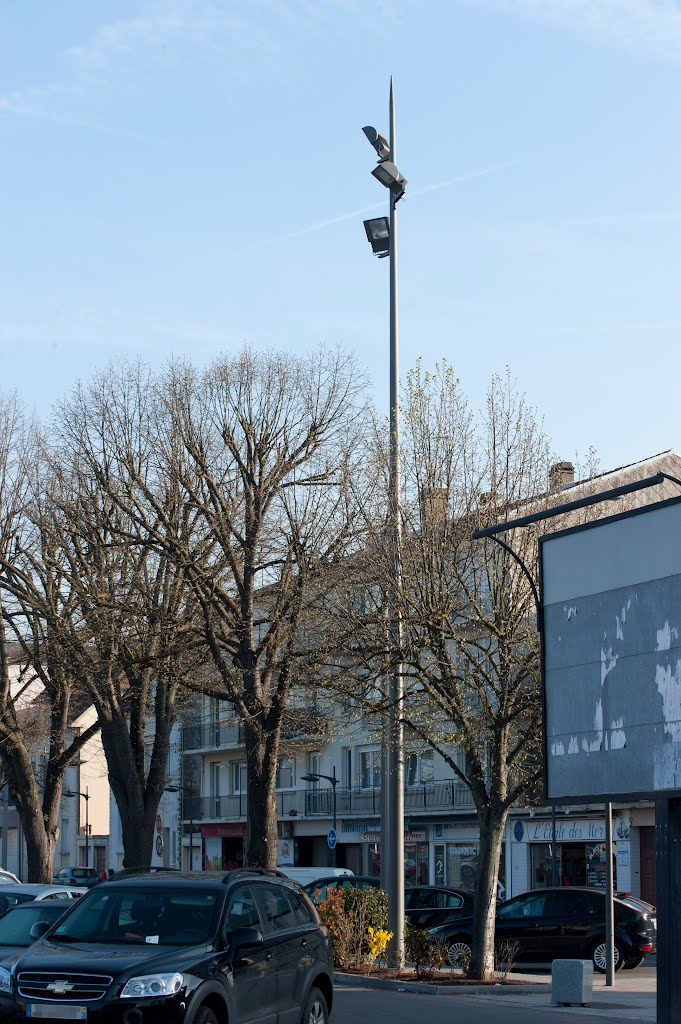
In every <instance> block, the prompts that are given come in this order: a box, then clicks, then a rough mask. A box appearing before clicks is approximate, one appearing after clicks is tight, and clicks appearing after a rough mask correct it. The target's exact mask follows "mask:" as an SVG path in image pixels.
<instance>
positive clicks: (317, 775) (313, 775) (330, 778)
mask: <svg viewBox="0 0 681 1024" xmlns="http://www.w3.org/2000/svg"><path fill="white" fill-rule="evenodd" d="M300 778H301V780H302V781H303V782H319V780H320V779H326V781H327V782H330V783H331V786H332V787H333V831H334V832H336V786H337V785H338V776H337V775H336V766H335V765H334V766H333V775H324V773H323V772H310V774H309V775H301V776H300ZM331 856H332V861H331V867H334V868H335V866H336V847H335V846H334V848H333V849H332V851H331Z"/></svg>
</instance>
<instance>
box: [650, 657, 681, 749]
mask: <svg viewBox="0 0 681 1024" xmlns="http://www.w3.org/2000/svg"><path fill="white" fill-rule="evenodd" d="M655 685H656V686H657V689H658V690H659V692H660V695H661V697H662V714H663V716H664V731H665V732H666V733H667V735H668V736H671V738H672V740H673V741H674V743H678V742H679V740H681V659H679V660H678V661H677V662H676V668H675V670H674V671H673V672H672V668H671V665H667V666H663V665H658V666H657V667H656V669H655Z"/></svg>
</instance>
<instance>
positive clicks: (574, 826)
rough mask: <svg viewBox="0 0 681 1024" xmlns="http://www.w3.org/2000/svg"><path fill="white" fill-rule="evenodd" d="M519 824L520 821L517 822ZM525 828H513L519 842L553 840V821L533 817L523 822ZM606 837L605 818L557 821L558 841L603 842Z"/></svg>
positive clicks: (547, 841) (546, 841)
mask: <svg viewBox="0 0 681 1024" xmlns="http://www.w3.org/2000/svg"><path fill="white" fill-rule="evenodd" d="M516 824H518V823H516ZM523 825H524V828H523V829H522V830H521V829H519V828H515V827H514V829H513V834H514V836H515V839H516V841H517V842H520V843H523V842H526V843H550V842H551V841H552V840H553V822H552V821H551V820H549V821H536V820H535V819H533V818H529V819H526V820H525V821H524V822H523ZM604 839H605V821H604V820H603V818H575V819H572V820H570V819H568V820H567V821H566V820H565V819H564V818H562V819H559V820H557V821H556V842H558V843H569V842H579V841H583V842H586V843H590V842H591V843H593V842H602V841H603V840H604Z"/></svg>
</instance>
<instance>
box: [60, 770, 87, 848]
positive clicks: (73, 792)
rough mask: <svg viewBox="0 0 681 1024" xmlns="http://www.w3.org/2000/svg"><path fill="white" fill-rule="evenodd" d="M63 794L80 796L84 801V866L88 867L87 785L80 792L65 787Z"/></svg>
mask: <svg viewBox="0 0 681 1024" xmlns="http://www.w3.org/2000/svg"><path fill="white" fill-rule="evenodd" d="M63 796H80V797H82V798H83V800H84V801H85V867H86V868H89V867H90V811H89V808H90V794H89V793H88V787H87V786H86V787H85V792H84V793H81V791H80V790H79V789H65V790H64V793H63Z"/></svg>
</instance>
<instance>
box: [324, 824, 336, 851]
mask: <svg viewBox="0 0 681 1024" xmlns="http://www.w3.org/2000/svg"><path fill="white" fill-rule="evenodd" d="M326 841H327V843H328V844H329V849H330V850H334V849H335V847H336V843H337V842H338V840H337V839H336V830H335V828H330V829H329V834H328V836H327V837H326Z"/></svg>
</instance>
